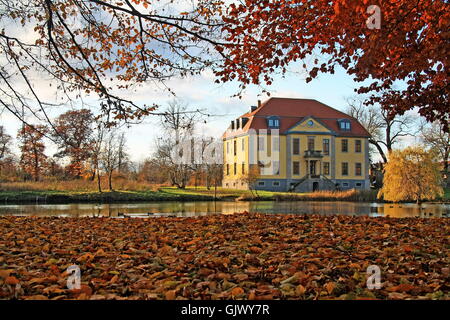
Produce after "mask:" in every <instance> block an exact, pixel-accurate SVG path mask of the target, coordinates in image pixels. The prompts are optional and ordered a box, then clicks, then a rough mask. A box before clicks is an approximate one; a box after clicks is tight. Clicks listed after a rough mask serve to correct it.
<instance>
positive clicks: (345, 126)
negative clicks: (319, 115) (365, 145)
mask: <svg viewBox="0 0 450 320" xmlns="http://www.w3.org/2000/svg"><path fill="white" fill-rule="evenodd" d="M338 122H339V129H340V130H342V131H350V130H351V125H350V120H348V119H342V120H338Z"/></svg>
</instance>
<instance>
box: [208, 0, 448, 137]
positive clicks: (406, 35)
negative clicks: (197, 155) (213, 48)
mask: <svg viewBox="0 0 450 320" xmlns="http://www.w3.org/2000/svg"><path fill="white" fill-rule="evenodd" d="M223 21H224V22H225V25H224V27H223V30H225V31H226V33H225V34H226V36H225V40H226V41H227V42H231V43H232V45H226V46H225V47H226V49H225V50H224V52H225V54H226V55H228V56H230V58H229V59H225V60H224V61H223V64H224V65H223V68H220V69H218V70H216V75H217V76H218V77H219V80H218V81H229V80H239V82H241V83H242V86H243V87H245V86H247V85H248V84H268V85H270V84H271V83H272V81H273V74H275V73H276V71H280V72H281V73H285V72H287V71H288V65H289V64H290V63H292V62H296V61H297V62H299V63H300V65H302V64H303V68H304V69H305V70H306V73H307V77H306V81H307V82H308V81H311V80H312V79H313V78H315V77H317V75H318V74H319V73H331V74H332V73H334V72H335V71H336V70H337V68H338V67H341V68H343V69H344V70H346V72H347V73H348V74H350V75H351V76H353V78H354V80H355V81H356V82H360V83H361V85H360V86H359V88H357V89H355V90H356V91H357V93H359V94H364V95H368V99H367V100H366V101H365V103H366V104H368V105H372V104H375V103H379V104H380V105H381V106H382V107H383V108H384V109H385V110H386V112H387V113H388V115H389V116H392V115H397V114H398V115H402V114H404V113H405V112H406V111H407V110H411V109H413V108H415V107H417V108H418V112H419V114H420V115H421V116H423V117H425V118H426V119H427V120H428V121H440V122H441V123H442V124H443V125H444V128H445V130H446V131H448V123H449V113H450V106H449V92H450V85H449V81H450V77H449V69H448V68H449V59H450V56H449V54H448V52H450V41H448V39H449V33H448V30H449V29H450V10H449V7H448V3H447V1H434V0H423V1H410V0H399V1H381V0H375V1H348V0H331V1H330V0H316V1H314V4H312V3H311V1H310V0H294V1H252V0H250V1H245V2H239V3H232V4H230V5H229V9H228V10H227V11H226V14H224V15H223ZM378 22H379V23H378ZM394 84H398V86H395V85H394Z"/></svg>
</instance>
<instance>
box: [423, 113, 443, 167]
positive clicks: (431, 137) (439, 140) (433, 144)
mask: <svg viewBox="0 0 450 320" xmlns="http://www.w3.org/2000/svg"><path fill="white" fill-rule="evenodd" d="M420 136H421V139H422V141H423V142H424V143H425V145H426V146H427V147H429V148H430V149H432V150H434V151H435V152H437V154H438V156H439V160H440V161H442V162H443V170H444V171H445V172H448V171H449V167H448V163H449V160H450V133H449V132H445V131H444V126H443V125H442V124H441V123H439V122H433V123H431V124H426V123H423V124H422V126H421V129H420Z"/></svg>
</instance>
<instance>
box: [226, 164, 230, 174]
mask: <svg viewBox="0 0 450 320" xmlns="http://www.w3.org/2000/svg"><path fill="white" fill-rule="evenodd" d="M229 175H230V165H229V164H228V163H227V176H229Z"/></svg>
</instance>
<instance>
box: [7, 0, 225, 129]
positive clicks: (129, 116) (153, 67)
mask: <svg viewBox="0 0 450 320" xmlns="http://www.w3.org/2000/svg"><path fill="white" fill-rule="evenodd" d="M221 7H222V3H221V1H209V0H200V1H196V2H195V3H193V4H192V6H190V7H186V5H185V3H184V1H180V0H175V1H166V0H159V1H158V0H157V1H150V0H132V1H131V0H130V1H128V0H125V1H122V0H108V1H103V0H89V1H84V0H36V1H33V2H32V5H30V2H29V1H28V0H8V1H0V30H2V31H1V32H0V55H1V57H2V61H3V62H2V65H1V70H2V72H1V73H0V86H1V89H2V90H1V91H0V104H1V105H2V106H3V107H5V108H7V109H8V110H9V111H10V112H12V113H13V114H14V115H15V116H16V117H18V118H19V119H21V120H23V121H25V117H24V115H23V114H22V112H21V111H22V106H25V108H24V109H25V110H26V111H27V115H29V116H35V117H38V118H39V117H40V118H44V119H45V118H47V120H48V116H47V109H48V106H49V105H54V104H55V103H54V101H51V100H48V99H45V98H44V96H43V94H40V92H39V91H38V90H36V89H35V88H36V86H37V85H39V84H40V83H39V82H40V81H42V80H41V79H49V82H50V84H51V85H52V86H51V87H50V88H48V87H47V90H51V89H53V90H54V93H55V95H54V96H56V97H57V98H58V101H57V102H58V103H60V100H61V99H64V101H66V102H69V101H77V102H81V103H82V102H83V100H82V99H80V97H82V96H81V93H85V94H89V95H91V97H93V98H95V97H96V98H98V99H99V100H100V101H101V104H100V108H101V112H102V113H103V114H104V115H105V119H106V122H107V124H108V125H109V124H111V123H113V122H116V121H122V120H123V121H135V120H136V119H138V118H141V117H143V116H145V115H148V114H152V113H153V111H154V109H155V105H154V103H149V105H138V104H136V103H134V102H133V101H131V100H130V99H127V98H124V93H125V92H127V93H128V92H129V91H131V90H134V87H133V85H135V84H141V83H144V82H152V83H156V84H161V85H162V86H164V85H165V81H166V80H168V79H170V78H171V77H174V76H178V77H183V76H186V75H192V74H199V73H200V72H201V71H202V70H204V69H205V68H209V67H211V66H213V65H214V64H216V62H215V59H216V58H217V57H218V56H222V55H223V54H221V53H220V52H219V51H217V50H216V48H215V47H216V46H220V45H221V42H220V38H219V36H220V33H221V30H220V28H221V26H222V25H223V21H221V19H220V17H219V16H218V15H216V13H219V12H220V8H221ZM17 25H19V26H21V30H23V32H22V33H18V32H17V29H18V28H17ZM36 73H38V74H40V75H41V76H40V77H34V74H36ZM168 90H170V88H168Z"/></svg>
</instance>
